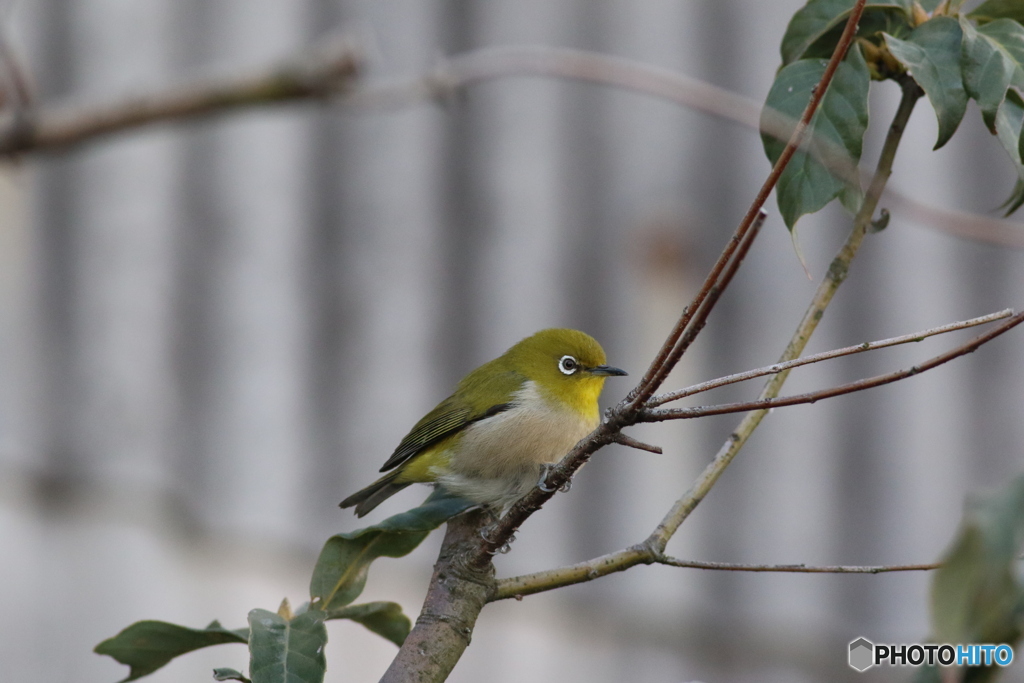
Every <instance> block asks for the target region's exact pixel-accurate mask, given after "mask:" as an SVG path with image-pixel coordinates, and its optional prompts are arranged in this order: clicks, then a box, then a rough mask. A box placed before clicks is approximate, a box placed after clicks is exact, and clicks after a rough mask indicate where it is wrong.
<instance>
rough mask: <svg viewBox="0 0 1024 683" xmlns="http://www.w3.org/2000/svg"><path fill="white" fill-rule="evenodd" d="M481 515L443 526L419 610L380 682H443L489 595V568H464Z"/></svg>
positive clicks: (491, 587) (469, 515) (469, 514)
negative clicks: (414, 623) (413, 625)
mask: <svg viewBox="0 0 1024 683" xmlns="http://www.w3.org/2000/svg"><path fill="white" fill-rule="evenodd" d="M486 515H487V513H485V512H482V511H479V510H478V511H471V512H467V513H465V514H463V515H460V516H458V517H456V518H454V519H452V520H450V521H449V522H448V528H447V530H446V531H445V535H444V542H443V544H442V545H441V553H440V554H439V555H438V558H437V563H436V564H435V565H434V575H433V576H432V577H431V579H430V587H429V589H428V590H427V597H426V599H425V600H424V601H423V610H422V611H421V612H420V615H419V617H418V618H417V619H416V625H415V627H414V628H413V629H412V632H411V633H409V636H408V637H407V638H406V639H405V642H404V643H402V647H401V648H400V649H399V651H398V654H397V655H396V656H395V659H394V660H393V661H392V662H391V666H389V667H388V670H387V672H385V674H384V677H383V678H381V683H419V682H420V681H443V680H444V679H445V678H447V677H448V674H449V673H450V672H451V670H452V669H453V668H454V667H455V664H456V663H457V662H458V661H459V658H460V657H461V656H462V653H463V651H465V649H466V647H467V646H468V645H469V641H470V637H471V636H472V635H473V626H474V625H475V624H476V618H477V615H479V614H480V610H481V609H483V606H484V604H485V603H486V602H487V601H488V599H489V598H490V596H491V594H492V593H493V592H494V589H495V583H494V567H493V566H492V565H491V564H490V562H487V563H486V564H484V565H483V566H482V567H469V566H468V565H467V564H466V562H465V558H466V557H468V556H469V555H470V553H471V552H472V550H473V548H474V547H475V545H476V541H477V539H478V534H479V531H480V526H481V525H482V524H483V520H484V518H485V517H486Z"/></svg>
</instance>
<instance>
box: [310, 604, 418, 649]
mask: <svg viewBox="0 0 1024 683" xmlns="http://www.w3.org/2000/svg"><path fill="white" fill-rule="evenodd" d="M327 618H328V619H350V620H352V621H355V622H357V623H360V624H362V625H363V626H365V627H366V628H368V629H370V630H371V631H373V632H374V633H376V634H377V635H379V636H383V637H384V638H387V639H388V640H390V641H391V642H392V643H394V644H395V645H398V646H399V647H401V645H402V643H403V642H405V637H406V636H407V635H409V631H410V630H412V621H410V620H409V617H407V616H405V614H403V613H402V606H401V605H399V604H398V603H397V602H367V603H364V604H362V605H349V606H348V607H342V608H341V609H336V610H331V611H330V612H328V613H327Z"/></svg>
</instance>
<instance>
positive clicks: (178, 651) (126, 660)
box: [94, 621, 248, 681]
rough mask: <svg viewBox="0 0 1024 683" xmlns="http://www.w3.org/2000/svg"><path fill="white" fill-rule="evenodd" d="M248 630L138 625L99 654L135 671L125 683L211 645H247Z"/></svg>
mask: <svg viewBox="0 0 1024 683" xmlns="http://www.w3.org/2000/svg"><path fill="white" fill-rule="evenodd" d="M247 631H248V629H240V630H239V631H228V630H226V629H225V628H224V627H223V626H221V625H220V623H218V622H216V621H213V622H211V623H210V625H209V626H207V627H206V628H205V629H196V628H188V627H185V626H178V625H177V624H169V623H167V622H166V621H137V622H135V623H134V624H132V625H131V626H129V627H128V628H126V629H124V630H123V631H121V632H120V633H118V634H117V635H116V636H114V637H113V638H107V639H106V640H104V641H103V642H102V643H100V644H99V645H97V646H96V649H95V650H94V651H95V652H96V653H97V654H101V655H109V656H111V657H113V658H114V659H116V660H117V661H119V662H121V663H122V664H127V665H128V666H129V667H131V669H130V670H129V672H128V677H127V678H125V679H124V681H134V680H135V679H137V678H142V677H143V676H148V675H149V674H151V673H153V672H154V671H156V670H157V669H159V668H160V667H162V666H163V665H164V664H166V663H167V662H169V661H171V660H172V659H174V658H175V657H177V656H179V655H183V654H185V653H186V652H192V651H193V650H198V649H200V648H203V647H209V646H210V645H221V644H223V643H244V642H246V641H247Z"/></svg>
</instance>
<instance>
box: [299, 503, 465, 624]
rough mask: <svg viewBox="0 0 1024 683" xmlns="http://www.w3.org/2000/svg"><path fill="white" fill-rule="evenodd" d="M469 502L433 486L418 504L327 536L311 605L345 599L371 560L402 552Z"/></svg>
mask: <svg viewBox="0 0 1024 683" xmlns="http://www.w3.org/2000/svg"><path fill="white" fill-rule="evenodd" d="M474 505H475V503H472V502H470V501H468V500H465V499H463V498H458V497H456V496H453V495H451V494H449V493H447V492H446V491H445V490H444V489H442V488H440V487H439V488H437V489H436V490H435V491H434V493H432V494H431V495H430V497H429V498H427V500H426V501H424V503H423V505H421V506H420V507H418V508H413V509H412V510H409V511H407V512H403V513H400V514H397V515H394V516H392V517H388V518H387V519H385V520H384V521H383V522H381V523H379V524H375V525H373V526H370V527H366V528H365V529H359V530H358V531H352V532H349V533H346V534H337V535H335V536H332V537H331V538H329V539H327V543H326V544H324V547H323V550H321V551H320V557H319V558H318V559H317V561H316V567H315V568H314V569H313V578H312V579H311V581H310V585H309V596H310V599H311V600H312V601H313V604H314V607H315V608H316V609H322V610H327V611H331V610H335V609H339V608H341V607H344V606H345V605H347V604H349V603H350V602H352V601H353V600H355V599H356V598H357V597H359V594H360V593H362V592H363V587H364V586H365V585H366V574H367V572H368V571H369V569H370V563H371V562H373V561H374V560H376V559H377V558H378V557H402V556H403V555H408V554H409V553H411V552H412V551H413V549H415V548H416V546H418V545H419V544H420V543H421V542H423V539H425V538H426V537H427V535H428V534H429V533H430V532H431V531H433V530H434V529H436V528H437V527H439V526H441V525H442V524H443V523H444V522H446V521H448V520H449V519H451V518H452V517H454V516H455V515H457V514H459V513H461V512H465V511H466V510H468V509H469V508H471V507H473V506H474Z"/></svg>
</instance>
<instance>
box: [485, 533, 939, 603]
mask: <svg viewBox="0 0 1024 683" xmlns="http://www.w3.org/2000/svg"><path fill="white" fill-rule="evenodd" d="M638 564H663V565H666V566H670V567H682V568H689V569H709V570H716V571H734V572H776V573H778V572H782V573H798V574H884V573H889V572H909V571H928V570H931V569H938V567H939V566H941V565H940V563H932V564H902V565H878V566H845V565H833V566H824V567H818V566H808V565H805V564H733V563H729V562H700V561H696V560H680V559H678V558H675V557H671V556H669V555H664V554H661V553H659V552H658V551H656V550H654V549H653V548H650V547H648V546H645V545H642V544H641V545H636V546H632V547H630V548H626V549H624V550H619V551H617V552H614V553H609V554H607V555H602V556H600V557H595V558H594V559H592V560H588V561H586V562H580V563H578V564H573V565H569V566H566V567H559V568H557V569H549V570H547V571H542V572H536V573H533V574H524V575H522V576H515V577H512V578H508V579H500V580H499V581H498V585H497V589H496V590H495V591H494V593H493V594H492V596H491V598H490V600H489V601H490V602H494V601H497V600H507V599H509V598H515V599H516V600H520V599H522V598H523V597H524V596H527V595H534V594H536V593H544V592H546V591H549V590H554V589H556V588H564V587H565V586H572V585H574V584H577V583H586V582H588V581H593V580H594V579H598V578H600V577H602V576H607V575H608V574H613V573H615V572H621V571H625V570H626V569H629V568H630V567H634V566H636V565H638Z"/></svg>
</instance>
